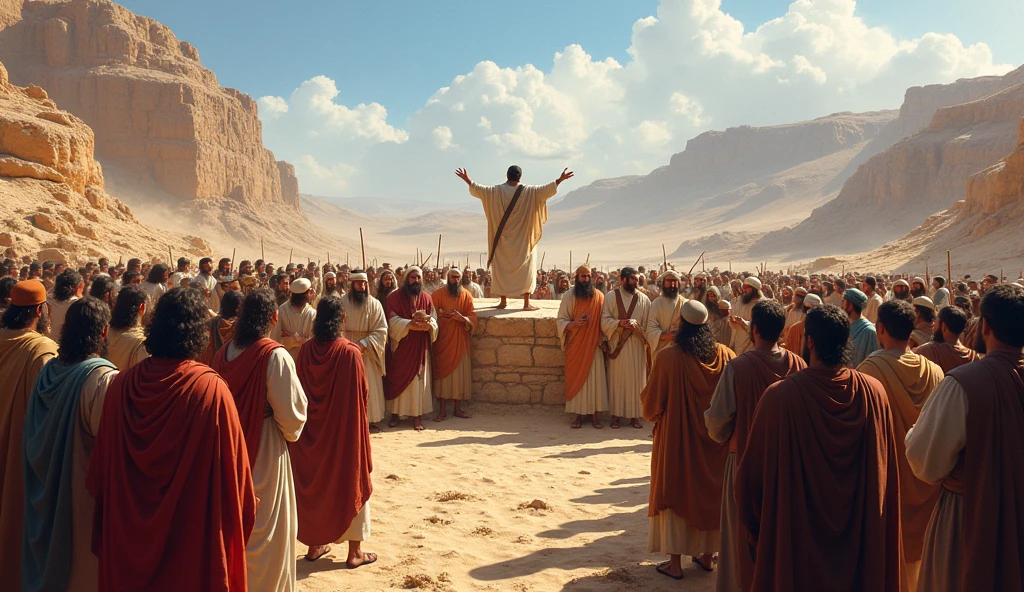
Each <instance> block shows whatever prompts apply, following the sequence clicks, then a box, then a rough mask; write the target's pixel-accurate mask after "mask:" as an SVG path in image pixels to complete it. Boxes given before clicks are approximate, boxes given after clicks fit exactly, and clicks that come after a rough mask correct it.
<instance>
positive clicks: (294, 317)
mask: <svg viewBox="0 0 1024 592" xmlns="http://www.w3.org/2000/svg"><path fill="white" fill-rule="evenodd" d="M315 320H316V309H315V308H313V307H312V306H310V305H308V304H307V305H305V306H304V307H302V310H296V308H295V307H294V306H292V303H291V302H285V303H284V304H282V305H281V306H279V307H277V324H276V325H274V329H273V330H272V331H271V332H270V338H271V339H273V340H274V341H276V342H278V343H280V344H281V345H283V346H284V347H285V349H287V350H288V353H290V354H291V355H292V359H298V356H299V349H300V348H301V347H302V344H303V343H306V342H307V341H309V340H310V339H311V338H312V337H313V321H315ZM285 333H287V335H285Z"/></svg>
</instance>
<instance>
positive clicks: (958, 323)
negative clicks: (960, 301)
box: [939, 306, 968, 335]
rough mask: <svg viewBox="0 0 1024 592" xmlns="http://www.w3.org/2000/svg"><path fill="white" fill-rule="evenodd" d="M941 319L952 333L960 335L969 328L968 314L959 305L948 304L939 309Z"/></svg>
mask: <svg viewBox="0 0 1024 592" xmlns="http://www.w3.org/2000/svg"><path fill="white" fill-rule="evenodd" d="M939 321H940V322H941V323H942V324H943V325H945V326H946V329H949V331H950V333H953V334H955V335H960V334H961V333H963V332H964V329H966V328H967V321H968V316H967V313H966V312H964V311H963V309H961V308H959V307H957V306H946V307H943V308H942V310H940V311H939Z"/></svg>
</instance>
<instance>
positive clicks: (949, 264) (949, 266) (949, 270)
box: [946, 249, 953, 282]
mask: <svg viewBox="0 0 1024 592" xmlns="http://www.w3.org/2000/svg"><path fill="white" fill-rule="evenodd" d="M946 281H947V282H952V281H953V259H952V255H950V254H949V249H946Z"/></svg>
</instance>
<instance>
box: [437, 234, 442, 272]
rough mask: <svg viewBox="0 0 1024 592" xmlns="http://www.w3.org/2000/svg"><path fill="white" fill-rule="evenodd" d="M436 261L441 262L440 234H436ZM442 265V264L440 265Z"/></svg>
mask: <svg viewBox="0 0 1024 592" xmlns="http://www.w3.org/2000/svg"><path fill="white" fill-rule="evenodd" d="M437 263H438V264H440V263H441V235H440V234H438V235H437ZM442 267H443V266H442Z"/></svg>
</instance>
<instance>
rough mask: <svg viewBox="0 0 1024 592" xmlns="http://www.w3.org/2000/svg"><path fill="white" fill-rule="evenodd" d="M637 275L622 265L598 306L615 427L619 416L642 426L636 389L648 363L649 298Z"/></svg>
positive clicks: (644, 381)
mask: <svg viewBox="0 0 1024 592" xmlns="http://www.w3.org/2000/svg"><path fill="white" fill-rule="evenodd" d="M641 277H643V276H638V275H637V271H636V270H635V269H633V268H632V267H623V268H622V270H621V271H619V287H618V288H617V289H615V290H614V291H613V292H610V293H609V294H608V296H607V297H605V299H604V305H603V307H602V309H601V330H602V332H603V333H604V337H605V339H607V340H608V350H607V351H608V362H607V364H608V399H609V406H610V407H611V414H612V421H611V424H610V425H609V427H611V428H612V429H613V430H617V429H619V419H620V418H625V419H628V420H629V422H630V425H632V426H633V427H634V428H636V429H640V428H642V427H643V424H642V423H640V419H639V417H640V415H641V413H642V410H641V408H640V393H641V392H642V391H643V390H644V385H646V384H647V373H648V369H649V368H650V364H651V360H650V357H649V355H650V354H649V350H648V345H647V338H646V335H645V334H644V331H645V328H646V327H647V321H648V318H649V316H650V310H651V301H650V299H649V298H648V297H647V295H646V294H644V293H643V291H642V290H641V289H640V284H639V279H640V278H641Z"/></svg>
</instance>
